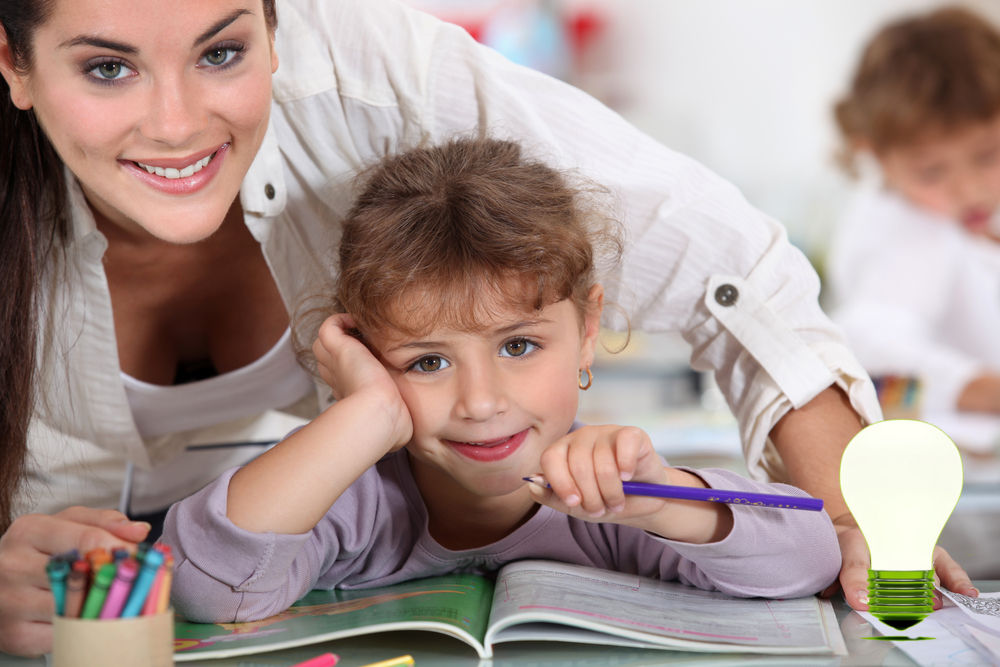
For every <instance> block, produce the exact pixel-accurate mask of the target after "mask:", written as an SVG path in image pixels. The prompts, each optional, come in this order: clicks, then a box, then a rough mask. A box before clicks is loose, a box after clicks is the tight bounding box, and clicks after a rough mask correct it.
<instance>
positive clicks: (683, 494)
mask: <svg viewBox="0 0 1000 667" xmlns="http://www.w3.org/2000/svg"><path fill="white" fill-rule="evenodd" d="M524 481H526V482H531V483H532V484H538V485H539V486H544V487H546V488H551V487H550V485H549V483H548V482H546V481H545V478H544V477H542V476H541V475H532V476H531V477H525V478H524ZM622 489H623V490H624V491H625V495H627V496H653V497H656V498H675V499H678V500H704V501H707V502H713V503H727V504H730V505H747V506H750V507H774V508H778V509H786V510H810V511H813V512H818V511H820V510H821V509H823V499H822V498H808V497H803V496H789V495H784V494H779V493H754V492H750V491H728V490H726V489H703V488H701V487H696V486H677V485H673V484H649V483H646V482H622Z"/></svg>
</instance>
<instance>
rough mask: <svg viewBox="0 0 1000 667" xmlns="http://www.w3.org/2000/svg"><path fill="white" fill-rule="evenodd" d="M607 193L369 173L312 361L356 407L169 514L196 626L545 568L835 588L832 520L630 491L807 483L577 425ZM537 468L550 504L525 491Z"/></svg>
mask: <svg viewBox="0 0 1000 667" xmlns="http://www.w3.org/2000/svg"><path fill="white" fill-rule="evenodd" d="M591 190H592V189H591ZM591 190H588V189H586V188H579V187H576V186H573V185H572V184H571V183H570V182H569V180H568V177H567V176H566V175H563V174H560V173H559V172H557V171H555V170H553V169H551V168H549V167H547V166H545V165H544V164H541V163H539V162H535V161H533V160H530V159H528V158H526V157H525V156H524V155H523V154H522V151H521V149H520V147H519V146H518V145H517V144H515V143H511V142H507V141H498V140H490V139H458V140H454V141H452V142H449V143H447V144H445V145H442V146H439V147H431V148H419V149H415V150H412V151H409V152H406V153H403V154H401V155H399V156H395V157H390V158H388V159H386V160H384V161H383V162H381V163H379V164H378V165H377V166H376V167H375V168H374V169H373V170H372V171H370V173H369V175H368V178H367V181H366V182H365V183H364V185H363V191H362V193H361V195H360V198H359V199H358V200H357V201H356V203H355V205H354V207H353V209H352V210H351V212H350V213H349V215H348V218H347V220H346V221H345V222H344V225H343V229H344V233H343V237H342V239H341V245H340V255H339V269H340V271H339V275H338V279H337V284H336V287H335V290H334V294H335V305H334V307H333V309H332V312H333V313H334V314H332V315H329V317H328V318H327V319H326V320H325V322H324V323H323V324H322V326H321V327H320V329H319V334H318V338H317V340H316V343H315V344H314V346H313V351H314V354H315V358H316V362H317V364H318V370H319V373H320V375H321V376H322V378H323V379H324V381H326V382H327V383H328V384H329V385H330V387H331V388H332V389H333V394H334V396H335V397H336V399H337V402H336V403H334V404H333V405H332V406H331V407H330V408H328V409H327V410H326V411H325V412H323V413H322V414H320V415H319V417H317V418H316V419H315V420H313V421H312V422H310V423H309V424H307V425H306V426H304V427H302V428H301V429H299V430H297V431H294V432H293V433H291V434H290V435H289V436H288V437H287V438H286V439H285V440H283V441H282V442H281V443H279V444H278V445H277V446H275V447H274V448H272V449H271V450H269V451H268V452H266V453H265V454H263V455H262V456H260V457H259V458H257V459H256V460H254V461H253V462H251V463H249V464H248V465H246V466H245V467H243V468H240V469H236V470H233V471H229V472H228V473H226V474H225V475H223V476H222V477H221V478H220V479H219V480H217V481H216V482H215V483H213V484H211V485H209V486H208V487H206V488H205V489H203V490H202V491H200V492H199V493H197V494H195V495H194V496H191V497H190V498H187V499H186V500H183V501H181V502H180V503H178V504H177V505H175V506H174V507H173V508H172V509H171V510H170V512H169V514H168V516H167V519H166V524H165V531H164V539H165V540H166V541H167V542H168V543H169V544H170V545H171V547H172V548H173V550H174V554H175V557H176V569H175V575H174V582H175V583H174V595H173V602H174V604H175V607H176V609H177V610H178V611H179V612H180V613H182V614H183V615H184V616H186V617H187V618H189V619H192V620H196V621H215V622H219V621H247V620H251V619H257V618H262V617H265V616H268V615H271V614H275V613H277V612H280V611H282V610H284V609H285V608H287V607H288V606H289V605H291V604H292V603H293V602H294V601H295V600H297V599H298V598H300V597H301V596H302V595H303V594H305V593H306V592H307V591H309V590H310V589H312V588H328V589H329V588H335V587H340V588H367V587H374V586H384V585H388V584H393V583H396V582H400V581H404V580H408V579H414V578H419V577H425V576H431V575H439V574H444V573H449V572H456V571H476V572H493V571H495V570H497V569H499V568H500V567H501V566H502V565H504V564H505V563H507V562H510V561H512V560H520V559H526V558H542V559H550V560H556V561H562V562H568V563H576V564H583V565H590V566H596V567H601V568H606V569H614V570H620V571H625V572H630V573H637V574H640V575H645V576H651V577H656V578H659V579H664V580H668V579H669V580H673V579H677V580H680V581H682V582H685V583H687V584H691V585H694V586H698V587H701V588H706V589H713V590H720V591H723V592H726V593H729V594H733V595H739V596H767V597H793V596H802V595H809V594H813V593H816V592H818V591H820V590H821V589H823V588H824V587H825V586H827V585H828V584H830V583H831V582H832V581H834V579H835V578H836V576H837V573H838V570H839V569H840V552H839V548H838V543H837V538H836V535H835V533H834V530H833V527H832V524H831V522H830V519H829V518H828V517H827V516H826V513H825V512H808V511H787V510H779V509H761V508H756V507H743V506H732V507H731V506H728V505H724V504H720V503H709V502H696V501H680V500H664V499H658V498H648V497H637V496H629V497H626V496H625V495H624V494H623V492H622V484H621V482H622V480H629V479H631V480H636V481H643V482H654V483H661V484H664V483H666V484H680V485H687V486H695V487H713V486H714V487H728V488H735V489H741V490H752V491H768V492H779V493H790V494H795V495H804V494H803V492H802V491H800V490H798V489H796V488H794V487H789V486H787V485H782V484H765V483H760V482H752V481H750V480H747V479H745V478H743V477H741V476H739V475H737V474H735V473H732V472H728V471H724V470H701V471H694V470H687V469H681V468H672V467H669V466H667V465H665V464H664V462H663V460H662V459H661V458H660V457H659V456H658V455H657V454H656V452H655V451H654V449H653V446H652V444H651V442H650V439H649V437H648V436H647V435H646V434H645V433H644V432H642V431H641V430H639V429H637V428H631V427H623V426H615V425H602V426H579V425H575V424H574V417H575V415H576V411H577V400H578V392H579V390H580V389H586V388H588V387H589V386H590V383H591V381H592V376H591V372H590V365H591V362H592V361H593V357H594V349H595V346H596V344H597V336H598V330H599V321H600V316H601V309H602V302H603V289H602V287H601V286H600V285H599V284H597V283H596V282H595V278H594V275H595V263H597V262H598V261H599V260H600V258H602V257H611V258H616V257H617V255H618V253H619V252H620V241H619V239H618V237H617V232H616V230H617V227H616V226H615V224H614V223H613V222H611V221H610V218H609V217H608V216H606V215H603V214H601V213H600V212H599V209H598V208H597V207H594V206H592V205H589V204H588V203H587V202H588V201H590V200H589V194H588V193H591ZM539 472H540V473H543V474H544V475H545V477H546V478H547V480H548V482H549V483H550V485H551V490H550V489H546V488H544V487H542V486H540V485H535V484H529V483H526V482H525V481H524V479H523V478H524V477H525V476H529V475H534V474H537V473H539Z"/></svg>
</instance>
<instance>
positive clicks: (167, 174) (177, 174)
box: [136, 153, 215, 178]
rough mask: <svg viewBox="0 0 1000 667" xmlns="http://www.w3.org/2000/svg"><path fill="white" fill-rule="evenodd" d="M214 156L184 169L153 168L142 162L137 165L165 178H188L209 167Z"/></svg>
mask: <svg viewBox="0 0 1000 667" xmlns="http://www.w3.org/2000/svg"><path fill="white" fill-rule="evenodd" d="M214 156H215V154H214V153H213V154H212V155H206V156H205V157H203V158H202V159H200V160H198V161H197V162H195V163H194V164H189V165H188V166H186V167H184V168H183V169H174V168H173V167H153V166H150V165H148V164H143V163H141V162H136V164H137V165H139V166H140V167H142V168H143V169H145V170H146V171H148V172H149V173H151V174H156V175H157V176H162V177H163V178H187V177H188V176H191V175H193V174H197V173H198V172H199V171H201V170H202V169H204V168H205V167H206V166H207V165H208V163H209V162H211V161H212V158H213V157H214Z"/></svg>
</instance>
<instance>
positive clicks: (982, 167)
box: [878, 117, 1000, 234]
mask: <svg viewBox="0 0 1000 667" xmlns="http://www.w3.org/2000/svg"><path fill="white" fill-rule="evenodd" d="M878 157H879V162H880V164H881V166H882V171H883V174H884V176H885V180H886V183H887V184H888V185H889V186H890V187H892V188H895V189H896V190H897V191H899V192H900V194H902V195H903V196H904V197H906V198H907V199H909V200H910V201H911V202H913V203H914V204H916V205H917V206H920V207H922V208H924V209H927V210H930V211H933V212H935V213H938V214H940V215H943V216H946V217H948V218H951V219H953V220H957V221H959V222H961V223H962V225H963V226H965V228H966V229H968V230H969V231H970V232H972V233H975V234H979V233H985V232H986V231H987V230H988V224H989V220H990V217H991V216H992V215H993V213H994V212H995V211H996V210H997V207H998V205H1000V117H997V118H996V119H995V120H993V121H991V122H988V123H983V124H981V125H973V126H970V127H967V128H963V129H961V130H958V131H955V132H949V133H944V134H936V135H932V136H931V137H929V138H927V139H926V140H924V141H921V142H919V143H917V144H914V145H912V146H901V147H898V148H892V149H890V150H887V151H885V152H884V153H883V154H882V155H879V156H878Z"/></svg>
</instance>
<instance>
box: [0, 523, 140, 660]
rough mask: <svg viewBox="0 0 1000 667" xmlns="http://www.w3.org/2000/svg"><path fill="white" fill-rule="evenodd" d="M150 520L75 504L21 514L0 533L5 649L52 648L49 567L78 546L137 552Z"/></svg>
mask: <svg viewBox="0 0 1000 667" xmlns="http://www.w3.org/2000/svg"><path fill="white" fill-rule="evenodd" d="M148 533H149V524H148V523H145V522H140V521H129V519H128V518H127V517H126V516H125V515H124V514H122V513H120V512H117V511H115V510H98V509H92V508H89V507H70V508H68V509H65V510H63V511H61V512H58V513H56V514H53V515H47V514H27V515H24V516H22V517H19V518H18V519H16V520H15V521H14V523H12V524H11V526H10V528H9V529H8V530H7V532H6V533H4V535H3V536H2V537H0V652H5V653H11V654H14V655H23V656H38V655H41V654H43V653H48V652H49V651H51V650H52V625H51V622H52V614H53V611H54V605H55V603H54V601H53V598H52V592H51V590H50V588H49V581H48V577H47V576H46V574H45V566H46V564H47V563H48V561H49V557H50V556H53V555H55V554H61V553H65V552H67V551H69V550H71V549H76V550H78V551H79V552H80V554H81V556H84V555H86V553H87V552H88V551H90V550H91V549H96V548H98V547H103V548H105V549H108V550H109V551H110V550H112V549H120V548H125V549H129V550H134V549H135V547H136V545H137V544H138V543H139V542H141V541H142V540H144V539H145V538H146V535H147V534H148Z"/></svg>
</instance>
